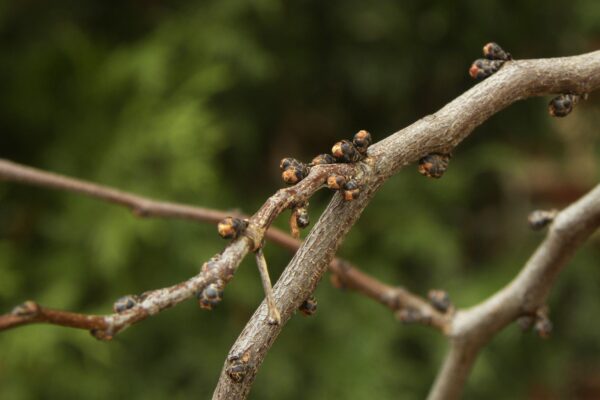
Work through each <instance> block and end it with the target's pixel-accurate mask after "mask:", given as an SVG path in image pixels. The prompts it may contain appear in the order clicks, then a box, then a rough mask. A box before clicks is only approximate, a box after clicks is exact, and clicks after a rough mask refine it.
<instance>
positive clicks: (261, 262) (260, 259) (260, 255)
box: [256, 247, 281, 325]
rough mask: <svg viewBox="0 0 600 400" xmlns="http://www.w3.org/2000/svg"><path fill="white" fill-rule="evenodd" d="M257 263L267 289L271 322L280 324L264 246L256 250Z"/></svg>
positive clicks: (266, 295)
mask: <svg viewBox="0 0 600 400" xmlns="http://www.w3.org/2000/svg"><path fill="white" fill-rule="evenodd" d="M256 265H257V266H258V272H259V273H260V280H261V282H262V285H263V289H264V291H265V298H266V300H267V306H268V307H269V320H268V322H269V324H274V325H279V323H280V322H281V315H280V314H279V310H278V309H277V304H275V298H273V288H272V287H271V278H269V270H268V268H267V260H266V259H265V254H264V252H263V249H262V247H261V248H259V249H258V250H257V251H256Z"/></svg>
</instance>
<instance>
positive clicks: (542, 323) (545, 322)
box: [533, 315, 552, 339]
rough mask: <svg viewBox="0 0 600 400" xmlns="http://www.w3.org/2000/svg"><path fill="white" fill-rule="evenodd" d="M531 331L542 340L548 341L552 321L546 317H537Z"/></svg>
mask: <svg viewBox="0 0 600 400" xmlns="http://www.w3.org/2000/svg"><path fill="white" fill-rule="evenodd" d="M533 329H534V330H535V331H536V332H537V334H538V336H539V337H541V338H542V339H548V338H549V337H550V334H551V333H552V321H550V319H548V317H547V316H546V315H542V316H538V318H537V319H536V321H535V325H534V326H533Z"/></svg>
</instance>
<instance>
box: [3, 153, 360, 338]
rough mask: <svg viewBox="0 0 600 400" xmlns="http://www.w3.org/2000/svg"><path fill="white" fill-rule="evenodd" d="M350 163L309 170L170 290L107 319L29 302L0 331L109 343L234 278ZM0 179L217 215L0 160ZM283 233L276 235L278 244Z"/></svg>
mask: <svg viewBox="0 0 600 400" xmlns="http://www.w3.org/2000/svg"><path fill="white" fill-rule="evenodd" d="M355 172H356V170H355V165H354V164H328V165H317V166H315V167H313V168H312V169H311V171H310V173H309V175H308V176H307V177H306V178H305V179H303V180H302V181H301V182H299V183H298V184H297V185H295V186H293V187H288V188H285V189H280V190H278V191H277V192H276V193H275V194H274V195H273V196H271V197H270V198H269V199H267V201H266V202H265V203H264V204H263V206H262V207H261V208H260V209H259V210H258V211H257V212H256V214H254V215H253V216H252V217H251V218H250V219H249V220H248V226H247V228H246V229H245V232H244V233H243V235H242V236H240V237H239V238H237V239H235V240H234V241H232V242H231V243H230V244H229V245H228V246H227V247H226V248H225V250H224V251H223V252H222V253H220V254H217V255H216V256H214V257H213V258H212V259H211V260H210V261H209V262H207V263H205V264H204V265H203V267H202V271H201V272H200V273H199V274H197V275H196V276H194V277H192V278H190V279H188V280H187V281H184V282H182V283H179V284H176V285H173V286H171V287H167V288H163V289H157V290H153V291H149V292H146V293H144V294H142V295H141V296H139V297H138V298H137V300H136V301H134V302H132V304H131V307H127V308H126V309H124V310H122V311H121V312H117V313H115V314H111V315H106V316H92V315H89V316H86V315H82V314H74V313H70V312H65V311H57V310H51V309H47V308H44V307H40V306H39V305H37V304H36V303H33V302H27V303H25V304H30V305H31V304H34V305H35V308H36V312H28V313H20V312H19V307H17V308H16V309H15V310H13V312H12V313H9V314H5V315H0V330H2V329H9V328H12V327H17V326H21V325H25V324H30V323H39V322H43V323H51V324H56V325H63V326H71V327H74V328H81V329H92V330H93V334H94V335H95V336H96V337H97V338H99V339H107V340H108V339H111V338H112V337H113V336H114V335H115V334H117V333H118V332H120V331H122V330H124V329H126V328H127V327H129V326H131V325H132V324H134V323H137V322H139V321H142V320H144V319H146V318H147V317H149V316H151V315H154V314H156V313H158V312H160V311H162V310H164V309H166V308H170V307H173V306H174V305H176V304H178V303H180V302H182V301H184V300H187V299H189V298H191V297H193V296H194V295H198V294H199V293H201V292H202V291H203V290H204V289H205V288H206V287H207V286H208V285H210V284H213V283H219V285H221V286H223V285H225V284H227V282H229V281H230V280H231V278H232V277H233V274H234V273H235V271H236V270H237V267H238V266H239V264H240V262H241V261H242V259H243V258H244V257H245V256H246V254H248V252H250V251H256V250H257V249H259V248H260V247H261V246H262V242H263V240H264V238H265V233H266V231H267V229H268V228H269V226H270V225H271V223H272V222H273V220H274V219H275V218H276V217H277V216H278V215H279V214H281V213H282V212H283V211H284V210H285V209H287V208H289V207H291V206H293V205H294V204H301V203H305V202H306V201H307V200H308V199H309V198H310V197H311V196H312V195H313V194H314V192H316V191H317V190H318V189H320V188H321V187H323V185H324V184H325V182H326V180H327V177H328V176H330V175H332V174H343V175H347V176H354V175H355ZM0 177H2V178H4V179H10V180H14V181H19V182H26V183H32V184H36V185H39V186H44V187H50V188H57V189H65V190H70V191H74V192H78V193H83V194H88V195H90V196H93V197H96V198H99V199H103V200H107V201H110V202H112V203H115V204H120V205H125V206H128V207H130V208H131V209H133V210H143V211H144V214H142V215H153V216H162V217H166V216H172V217H179V218H192V219H196V220H203V221H206V220H212V218H214V217H215V216H217V215H219V214H220V213H219V212H214V211H212V210H207V209H201V208H194V207H189V206H182V205H178V204H173V203H162V202H156V201H152V200H149V199H146V198H143V197H139V196H136V195H132V194H129V193H125V192H121V191H118V190H115V189H112V188H108V187H105V186H100V185H95V184H92V183H88V182H83V181H79V180H76V179H72V178H67V177H64V176H60V175H56V174H51V173H47V172H43V171H39V170H35V169H33V168H29V167H24V166H20V165H18V164H15V163H12V162H9V161H5V160H0ZM282 235H284V236H285V234H283V232H281V233H279V234H277V233H275V235H273V236H274V237H276V238H278V239H279V240H281V241H285V242H287V244H291V243H290V242H289V240H287V239H285V240H283V238H282Z"/></svg>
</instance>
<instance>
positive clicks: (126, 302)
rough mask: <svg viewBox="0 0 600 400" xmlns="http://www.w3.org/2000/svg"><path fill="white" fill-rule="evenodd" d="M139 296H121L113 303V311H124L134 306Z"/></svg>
mask: <svg viewBox="0 0 600 400" xmlns="http://www.w3.org/2000/svg"><path fill="white" fill-rule="evenodd" d="M138 301H139V300H138V297H137V296H135V295H126V296H123V297H120V298H118V299H117V301H115V303H114V304H113V311H114V312H116V313H122V312H123V311H126V310H129V309H130V308H133V307H134V306H135V305H136V304H137V303H138Z"/></svg>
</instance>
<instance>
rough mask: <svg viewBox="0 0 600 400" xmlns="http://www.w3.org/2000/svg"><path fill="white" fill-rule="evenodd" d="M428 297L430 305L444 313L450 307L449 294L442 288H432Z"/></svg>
mask: <svg viewBox="0 0 600 400" xmlns="http://www.w3.org/2000/svg"><path fill="white" fill-rule="evenodd" d="M428 297H429V301H430V302H431V305H432V306H433V307H435V309H437V310H438V311H441V312H443V313H445V312H447V311H448V310H449V309H450V307H452V302H451V301H450V296H448V293H447V292H446V291H444V290H434V289H432V290H430V291H429V293H428Z"/></svg>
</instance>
